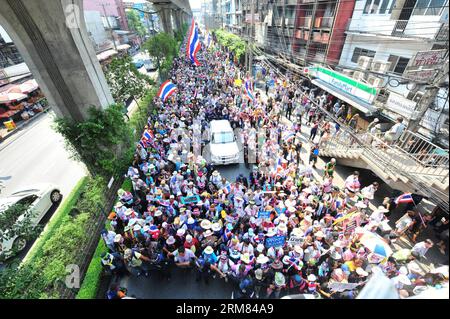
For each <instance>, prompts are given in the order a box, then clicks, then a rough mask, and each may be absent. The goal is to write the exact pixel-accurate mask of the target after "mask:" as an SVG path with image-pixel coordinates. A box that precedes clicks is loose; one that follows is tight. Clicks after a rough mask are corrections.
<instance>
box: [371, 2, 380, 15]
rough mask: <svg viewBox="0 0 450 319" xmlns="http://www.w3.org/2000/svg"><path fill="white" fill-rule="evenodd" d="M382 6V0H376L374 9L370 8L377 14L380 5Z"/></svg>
mask: <svg viewBox="0 0 450 319" xmlns="http://www.w3.org/2000/svg"><path fill="white" fill-rule="evenodd" d="M379 6H380V0H374V2H373V6H372V9H370V13H371V14H376V13H377V12H378V7H379Z"/></svg>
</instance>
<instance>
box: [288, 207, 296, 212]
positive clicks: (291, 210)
mask: <svg viewBox="0 0 450 319" xmlns="http://www.w3.org/2000/svg"><path fill="white" fill-rule="evenodd" d="M287 210H288V211H289V212H290V213H295V212H296V211H297V209H296V208H295V206H288V208H287Z"/></svg>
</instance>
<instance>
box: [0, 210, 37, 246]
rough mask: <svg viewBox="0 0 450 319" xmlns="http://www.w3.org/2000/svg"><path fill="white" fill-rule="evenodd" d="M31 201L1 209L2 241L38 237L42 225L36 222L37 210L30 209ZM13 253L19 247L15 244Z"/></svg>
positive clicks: (0, 227)
mask: <svg viewBox="0 0 450 319" xmlns="http://www.w3.org/2000/svg"><path fill="white" fill-rule="evenodd" d="M30 205H31V203H20V202H19V203H16V204H13V205H11V206H9V207H7V208H6V209H4V210H3V211H0V243H2V242H4V241H8V240H11V239H15V238H16V237H21V238H23V239H25V240H27V241H28V240H30V239H32V238H34V237H36V236H37V235H38V234H39V232H40V231H41V229H42V228H41V227H40V226H39V225H36V224H35V223H34V218H35V217H36V215H37V212H36V211H35V210H33V209H30ZM12 248H13V254H14V253H15V252H17V248H18V247H15V246H14V245H13V247H12Z"/></svg>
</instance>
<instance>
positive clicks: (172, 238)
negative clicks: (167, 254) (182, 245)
mask: <svg viewBox="0 0 450 319" xmlns="http://www.w3.org/2000/svg"><path fill="white" fill-rule="evenodd" d="M166 243H167V245H173V244H175V238H174V237H173V236H170V237H169V238H167V240H166Z"/></svg>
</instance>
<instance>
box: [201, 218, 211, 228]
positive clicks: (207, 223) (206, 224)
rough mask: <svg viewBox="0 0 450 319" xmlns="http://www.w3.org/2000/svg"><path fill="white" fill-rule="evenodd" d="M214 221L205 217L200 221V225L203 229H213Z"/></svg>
mask: <svg viewBox="0 0 450 319" xmlns="http://www.w3.org/2000/svg"><path fill="white" fill-rule="evenodd" d="M211 226H212V223H211V222H210V221H209V220H207V219H203V220H202V221H201V223H200V227H201V228H203V229H211Z"/></svg>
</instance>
